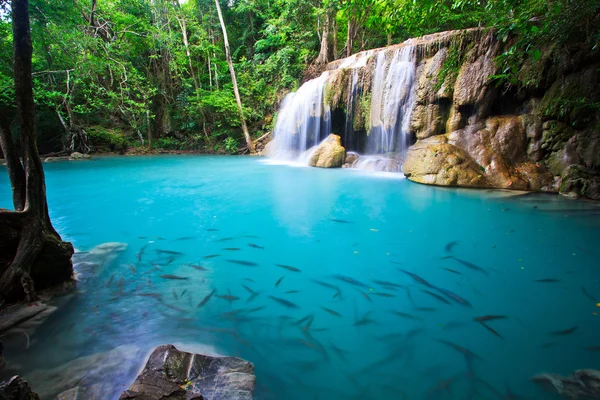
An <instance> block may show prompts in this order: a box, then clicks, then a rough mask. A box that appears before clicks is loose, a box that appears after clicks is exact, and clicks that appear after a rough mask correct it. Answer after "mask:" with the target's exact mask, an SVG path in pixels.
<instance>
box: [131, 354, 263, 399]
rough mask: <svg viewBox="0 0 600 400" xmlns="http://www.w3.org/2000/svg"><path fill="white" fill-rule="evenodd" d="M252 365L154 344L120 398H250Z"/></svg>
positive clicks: (236, 359)
mask: <svg viewBox="0 0 600 400" xmlns="http://www.w3.org/2000/svg"><path fill="white" fill-rule="evenodd" d="M255 381H256V377H255V376H254V366H253V365H252V364H251V363H249V362H248V361H245V360H242V359H239V358H235V357H211V356H205V355H202V354H192V353H187V352H184V351H180V350H177V349H176V348H175V346H173V345H163V346H159V347H157V348H156V349H155V350H154V351H153V352H152V354H151V355H150V358H149V359H148V362H147V363H146V366H145V367H144V369H143V371H142V372H141V373H140V374H139V375H138V377H137V378H136V380H135V382H134V383H133V384H132V385H131V387H130V388H129V390H126V391H125V392H123V394H122V395H121V397H120V399H121V400H125V399H143V400H159V399H171V400H179V399H181V400H184V399H186V400H191V399H211V400H226V399H227V400H251V399H252V392H253V391H254V385H255Z"/></svg>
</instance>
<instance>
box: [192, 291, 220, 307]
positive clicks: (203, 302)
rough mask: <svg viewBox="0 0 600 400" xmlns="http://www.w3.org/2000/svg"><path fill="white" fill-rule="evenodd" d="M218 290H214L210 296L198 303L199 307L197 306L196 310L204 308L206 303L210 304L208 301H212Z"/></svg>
mask: <svg viewBox="0 0 600 400" xmlns="http://www.w3.org/2000/svg"><path fill="white" fill-rule="evenodd" d="M215 292H216V290H215V289H213V291H212V292H210V293H209V294H207V295H206V296H205V297H204V298H203V299H202V300H201V301H200V303H198V305H197V306H196V308H200V307H202V306H204V305H205V304H206V303H208V301H209V300H210V298H211V297H212V296H213V295H214V294H215Z"/></svg>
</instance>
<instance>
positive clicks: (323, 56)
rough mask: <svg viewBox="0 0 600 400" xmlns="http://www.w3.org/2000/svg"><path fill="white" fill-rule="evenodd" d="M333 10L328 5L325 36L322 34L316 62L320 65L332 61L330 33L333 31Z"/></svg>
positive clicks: (324, 27)
mask: <svg viewBox="0 0 600 400" xmlns="http://www.w3.org/2000/svg"><path fill="white" fill-rule="evenodd" d="M331 14H332V12H331V10H330V9H329V7H327V6H326V8H325V12H324V15H325V21H324V23H323V36H321V50H320V51H319V55H318V57H317V60H316V63H317V64H319V65H323V64H327V63H328V62H329V61H331V42H330V40H329V34H330V32H331V20H332V18H331Z"/></svg>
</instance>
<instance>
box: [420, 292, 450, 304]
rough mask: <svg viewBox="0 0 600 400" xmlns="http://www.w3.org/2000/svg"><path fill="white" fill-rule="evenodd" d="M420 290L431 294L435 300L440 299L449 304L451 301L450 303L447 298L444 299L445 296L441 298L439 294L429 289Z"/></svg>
mask: <svg viewBox="0 0 600 400" xmlns="http://www.w3.org/2000/svg"><path fill="white" fill-rule="evenodd" d="M421 291H422V292H423V293H427V294H428V295H430V296H431V297H433V298H434V299H436V300H438V301H441V302H442V303H444V304H451V303H450V302H449V301H448V300H446V299H445V298H443V297H442V296H440V295H439V294H437V293H433V292H430V291H429V290H425V289H423V290H421Z"/></svg>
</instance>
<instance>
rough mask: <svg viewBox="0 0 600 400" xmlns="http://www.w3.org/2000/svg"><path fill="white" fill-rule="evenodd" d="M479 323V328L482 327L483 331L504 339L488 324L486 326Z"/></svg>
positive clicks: (483, 323)
mask: <svg viewBox="0 0 600 400" xmlns="http://www.w3.org/2000/svg"><path fill="white" fill-rule="evenodd" d="M479 323H480V324H481V326H483V327H484V328H485V329H487V330H488V331H489V332H491V333H492V334H493V335H495V336H498V337H499V338H500V339H504V338H503V337H502V335H500V334H499V333H498V332H497V331H496V330H495V329H494V328H492V327H491V326H489V325H488V324H486V323H485V322H483V321H479Z"/></svg>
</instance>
